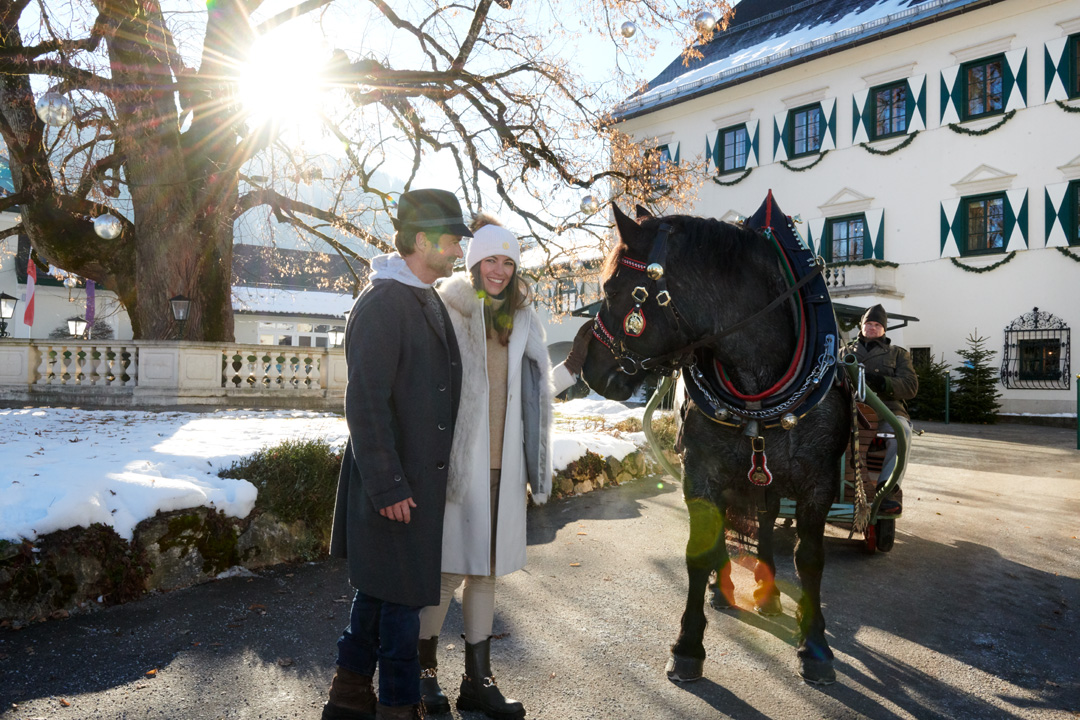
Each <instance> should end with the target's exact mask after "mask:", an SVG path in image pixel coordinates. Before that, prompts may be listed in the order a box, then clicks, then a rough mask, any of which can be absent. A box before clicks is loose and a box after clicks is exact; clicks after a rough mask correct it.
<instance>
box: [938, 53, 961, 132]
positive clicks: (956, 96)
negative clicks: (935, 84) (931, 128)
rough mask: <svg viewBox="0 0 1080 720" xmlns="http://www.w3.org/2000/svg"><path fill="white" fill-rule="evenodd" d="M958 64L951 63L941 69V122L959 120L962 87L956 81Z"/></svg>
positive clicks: (958, 73)
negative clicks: (951, 64) (950, 65)
mask: <svg viewBox="0 0 1080 720" xmlns="http://www.w3.org/2000/svg"><path fill="white" fill-rule="evenodd" d="M959 77H960V66H959V65H953V66H952V67H947V68H945V69H944V70H942V71H941V124H942V125H948V124H949V123H958V122H960V106H961V105H962V98H963V95H962V93H963V87H961V83H960V82H958V78H959Z"/></svg>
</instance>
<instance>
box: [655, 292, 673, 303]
mask: <svg viewBox="0 0 1080 720" xmlns="http://www.w3.org/2000/svg"><path fill="white" fill-rule="evenodd" d="M656 304H657V305H659V306H660V307H667V306H668V305H670V304H671V293H669V292H668V291H667V290H661V291H660V292H658V293H656Z"/></svg>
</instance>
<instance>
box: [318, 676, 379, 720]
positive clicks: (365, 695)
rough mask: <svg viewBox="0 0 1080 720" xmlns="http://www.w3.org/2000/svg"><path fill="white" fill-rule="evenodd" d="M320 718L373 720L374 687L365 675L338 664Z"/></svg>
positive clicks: (323, 719) (327, 719)
mask: <svg viewBox="0 0 1080 720" xmlns="http://www.w3.org/2000/svg"><path fill="white" fill-rule="evenodd" d="M322 720H375V688H374V687H372V685H371V678H370V677H369V676H367V675H361V674H360V673H355V672H353V671H352V670H348V669H346V668H343V667H340V666H338V669H337V672H336V673H334V679H333V681H332V682H331V683H330V697H329V699H328V700H327V702H326V704H325V705H324V706H323V711H322Z"/></svg>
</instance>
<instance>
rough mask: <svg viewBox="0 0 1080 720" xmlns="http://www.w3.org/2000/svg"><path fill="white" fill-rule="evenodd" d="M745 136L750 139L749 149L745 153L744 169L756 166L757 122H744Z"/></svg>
mask: <svg viewBox="0 0 1080 720" xmlns="http://www.w3.org/2000/svg"><path fill="white" fill-rule="evenodd" d="M746 136H747V137H748V138H749V139H750V147H749V148H748V149H747V151H746V167H747V168H752V167H757V166H758V121H757V120H747V121H746Z"/></svg>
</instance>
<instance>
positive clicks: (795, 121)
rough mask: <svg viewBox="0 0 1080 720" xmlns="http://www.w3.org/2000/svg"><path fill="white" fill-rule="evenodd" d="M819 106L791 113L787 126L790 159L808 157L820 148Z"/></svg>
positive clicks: (810, 106) (820, 121) (820, 122)
mask: <svg viewBox="0 0 1080 720" xmlns="http://www.w3.org/2000/svg"><path fill="white" fill-rule="evenodd" d="M821 125H822V119H821V106H820V105H809V106H807V107H804V108H799V109H797V110H792V111H791V118H790V120H789V121H788V126H789V127H790V128H791V129H790V131H789V132H790V133H791V136H790V138H789V141H790V143H789V146H790V147H791V152H790V153H789V154H790V155H791V157H799V156H801V155H810V154H811V153H816V152H817V151H818V150H819V149H820V148H821V135H822V127H821Z"/></svg>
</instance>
